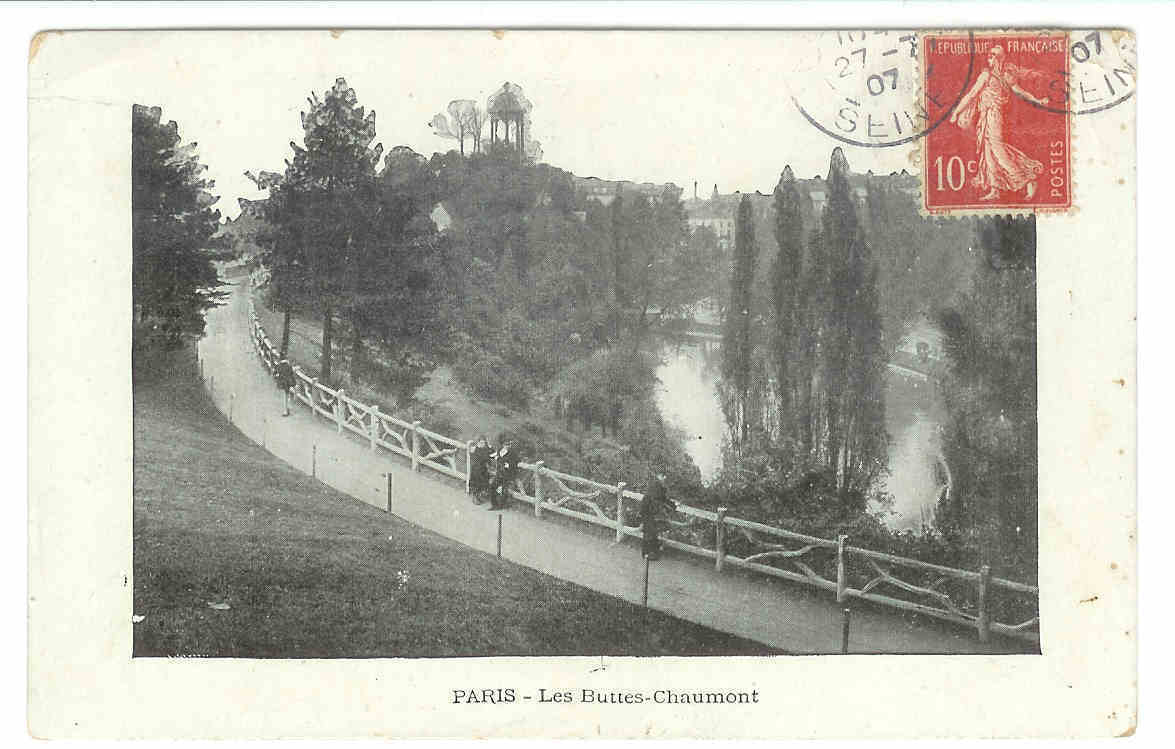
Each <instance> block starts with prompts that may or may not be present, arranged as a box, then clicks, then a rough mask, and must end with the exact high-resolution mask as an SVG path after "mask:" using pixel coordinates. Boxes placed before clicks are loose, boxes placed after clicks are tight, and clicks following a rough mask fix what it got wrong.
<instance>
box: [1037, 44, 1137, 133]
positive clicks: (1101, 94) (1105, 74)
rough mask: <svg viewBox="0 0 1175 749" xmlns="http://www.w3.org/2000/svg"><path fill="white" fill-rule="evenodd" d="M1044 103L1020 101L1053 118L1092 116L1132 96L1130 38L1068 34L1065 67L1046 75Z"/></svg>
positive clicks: (1134, 82)
mask: <svg viewBox="0 0 1175 749" xmlns="http://www.w3.org/2000/svg"><path fill="white" fill-rule="evenodd" d="M1048 74H1049V76H1050V80H1049V82H1048V85H1047V88H1048V92H1049V96H1048V101H1046V102H1043V103H1042V102H1040V101H1034V100H1031V99H1030V98H1027V97H1023V96H1022V97H1021V98H1024V100H1025V101H1027V102H1028V103H1029V104H1030V105H1032V106H1034V107H1037V108H1039V109H1043V110H1045V111H1048V112H1054V113H1056V114H1072V115H1082V114H1096V113H1098V112H1103V111H1105V110H1107V109H1110V108H1112V107H1116V106H1118V105H1119V104H1121V103H1123V102H1125V101H1126V100H1127V99H1129V98H1130V97H1132V96H1134V92H1135V90H1136V87H1137V85H1138V53H1137V50H1136V48H1135V41H1134V34H1132V33H1130V32H1129V31H1124V30H1121V29H1110V30H1099V29H1093V30H1089V31H1085V30H1070V31H1069V32H1068V49H1067V52H1066V57H1065V64H1064V65H1058V66H1056V68H1055V69H1053V70H1050V71H1048Z"/></svg>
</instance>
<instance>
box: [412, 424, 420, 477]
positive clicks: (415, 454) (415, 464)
mask: <svg viewBox="0 0 1175 749" xmlns="http://www.w3.org/2000/svg"><path fill="white" fill-rule="evenodd" d="M419 431H420V422H419V421H414V422H412V470H413V471H417V470H420V469H419V466H420V450H419V448H418V443H419V442H420V437H419V434H418V432H419Z"/></svg>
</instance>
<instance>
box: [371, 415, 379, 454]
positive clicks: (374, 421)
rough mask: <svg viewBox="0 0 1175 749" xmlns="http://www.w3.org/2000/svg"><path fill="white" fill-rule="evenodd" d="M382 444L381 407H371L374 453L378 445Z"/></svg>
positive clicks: (372, 446)
mask: <svg viewBox="0 0 1175 749" xmlns="http://www.w3.org/2000/svg"><path fill="white" fill-rule="evenodd" d="M378 442H380V407H378V406H372V407H371V450H372V452H374V450H375V446H376V444H377V443H378Z"/></svg>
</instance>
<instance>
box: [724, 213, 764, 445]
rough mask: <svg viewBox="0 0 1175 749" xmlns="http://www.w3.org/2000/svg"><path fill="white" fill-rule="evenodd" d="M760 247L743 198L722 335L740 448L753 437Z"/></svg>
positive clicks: (727, 401) (730, 415) (728, 401)
mask: <svg viewBox="0 0 1175 749" xmlns="http://www.w3.org/2000/svg"><path fill="white" fill-rule="evenodd" d="M757 260H758V246H757V245H756V244H755V225H754V216H753V214H752V207H751V199H750V197H749V196H747V195H744V196H743V197H742V200H740V201H739V204H738V215H737V218H736V220H735V235H734V262H733V265H732V269H731V275H730V306H729V307H728V308H727V310H726V320H725V322H724V328H723V332H722V378H723V382H724V383H725V386H726V388H727V390H728V393H727V396H726V397H725V398H724V399H723V400H724V403H723V405H724V408H725V410H726V420H727V423H728V424H730V425H731V426H732V428H733V430H734V433H735V435H736V441H737V442H738V443H739V446H741V445H742V444H745V442H746V440H747V438H748V437H749V435H750V420H749V418H748V414H747V398H748V395H749V394H750V389H751V357H752V355H753V353H754V352H753V345H754V344H753V341H752V338H751V323H752V321H751V317H752V310H753V309H754V304H753V300H752V299H751V290H752V286H753V283H754V279H755V264H756V262H757Z"/></svg>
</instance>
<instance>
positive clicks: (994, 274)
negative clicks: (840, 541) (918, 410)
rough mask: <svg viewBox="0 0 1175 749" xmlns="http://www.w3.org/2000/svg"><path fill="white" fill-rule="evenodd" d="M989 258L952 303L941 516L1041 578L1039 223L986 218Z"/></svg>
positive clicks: (963, 535)
mask: <svg viewBox="0 0 1175 749" xmlns="http://www.w3.org/2000/svg"><path fill="white" fill-rule="evenodd" d="M978 239H979V245H980V249H981V251H982V253H983V255H984V259H985V262H983V263H982V264H980V265H979V266H978V267H977V268H976V269H975V271H974V274H973V275H972V277H971V282H970V286H969V288H967V289H966V290H965V291H964V293H962V294H961V295H959V297H958V298H957V300H956V302H955V304H954V305H952V306H951V307H950V308H949V309H947V310H944V311H943V313H942V315H941V324H942V327H943V329H944V331H945V332H946V334H947V340H946V345H947V349H948V353H949V356H950V367H949V370H948V372H947V375H946V376H945V377H944V379H943V386H942V387H943V394H944V397H945V399H946V402H947V407H948V410H949V412H950V422H949V423H948V425H947V426H946V428H945V430H944V440H943V442H944V444H943V452H944V454H945V456H946V460H947V463H948V465H949V466H950V471H951V477H952V482H951V491H950V493H949V495H948V496H947V497H945V499H944V501H943V502H942V503H941V504H940V505H939V508H938V512H937V515H936V517H935V523H936V526H937V528H938V529H939V530H940V531H941V532H942V533H943V535H944V536H946V537H947V538H948V539H949V540H950V541H951V542H952V543H954V544H956V545H958V546H960V547H963V548H967V549H971V550H975V553H976V554H977V555H981V556H982V557H983V559H984V560H985V561H987V562H988V563H991V564H993V565H994V566H995V567H996V568H997V569H1004V570H1011V571H1015V572H1018V573H1021V574H1022V575H1027V576H1033V575H1035V571H1036V549H1037V488H1038V484H1037V459H1036V456H1037V447H1036V444H1037V417H1036V403H1037V393H1036V222H1035V219H1034V218H1028V219H1011V218H1005V217H992V218H986V219H982V220H981V221H980V231H979V237H978Z"/></svg>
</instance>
